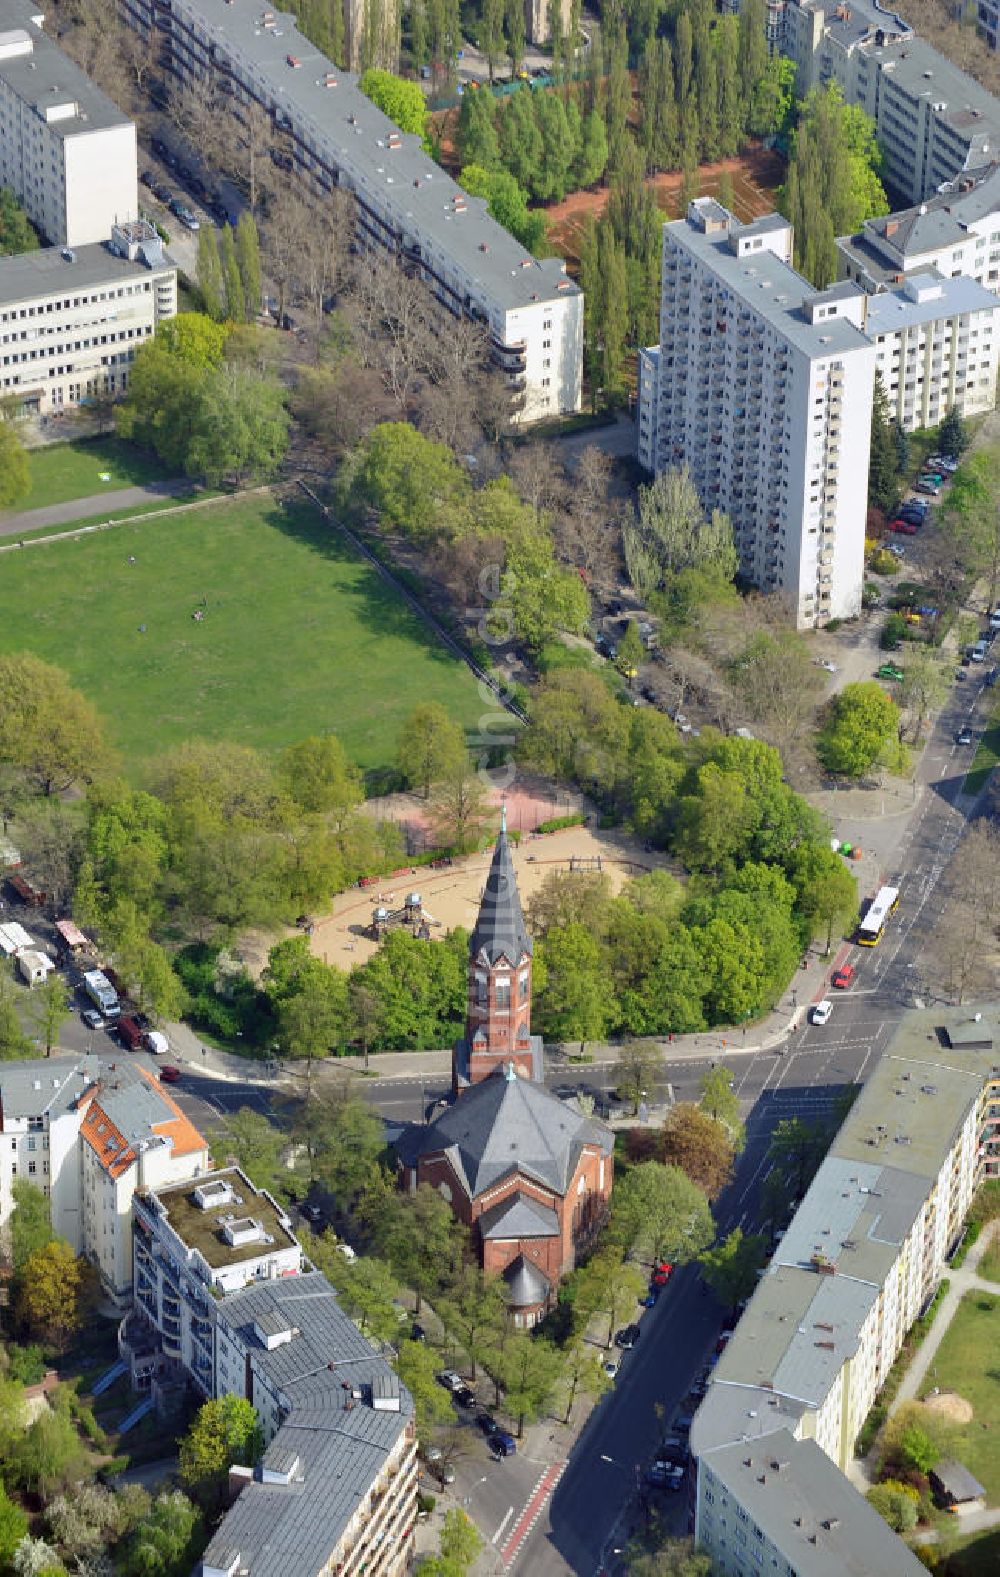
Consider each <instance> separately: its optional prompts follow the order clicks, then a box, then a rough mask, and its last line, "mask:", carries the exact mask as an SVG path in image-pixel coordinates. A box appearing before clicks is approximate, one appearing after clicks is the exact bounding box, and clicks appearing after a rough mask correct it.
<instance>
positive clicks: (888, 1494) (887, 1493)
mask: <svg viewBox="0 0 1000 1577" xmlns="http://www.w3.org/2000/svg"><path fill="white" fill-rule="evenodd" d="M919 1499H920V1497H919V1495H918V1494H917V1491H916V1490H915V1489H913V1488H912V1487H911V1486H910V1485H909V1484H900V1483H899V1482H898V1481H897V1480H895V1479H887V1480H886V1482H885V1483H884V1484H876V1485H875V1488H874V1489H871V1490H869V1491H868V1500H869V1503H870V1504H871V1505H872V1506H874V1508H875V1510H876V1511H877V1512H878V1514H879V1516H880V1517H881V1518H882V1519H883V1520H884V1521H885V1522H887V1523H888V1524H889V1526H890V1528H892V1530H893V1532H894V1533H909V1531H910V1529H911V1528H915V1527H916V1525H917V1502H918V1500H919Z"/></svg>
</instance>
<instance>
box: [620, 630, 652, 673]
mask: <svg viewBox="0 0 1000 1577" xmlns="http://www.w3.org/2000/svg"><path fill="white" fill-rule="evenodd" d="M645 661H646V648H645V646H644V645H643V642H642V636H641V635H640V634H639V630H638V628H637V626H636V622H635V620H634V619H629V621H628V624H627V625H626V626H625V634H624V635H623V636H622V638H621V640H620V641H619V643H618V655H617V657H616V658H615V666H616V667H617V668H618V670H619V672H620V673H623V674H624V675H625V677H626V679H628V680H629V681H631V680H632V678H633V677H634V675H635V673H636V670H637V669H639V668H640V667H641V666H642V664H643V663H644V662H645Z"/></svg>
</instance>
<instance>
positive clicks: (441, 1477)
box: [431, 1462, 455, 1484]
mask: <svg viewBox="0 0 1000 1577" xmlns="http://www.w3.org/2000/svg"><path fill="white" fill-rule="evenodd" d="M431 1472H432V1473H433V1474H434V1477H435V1478H436V1479H437V1481H438V1483H439V1484H454V1482H455V1469H454V1468H453V1467H452V1465H451V1463H450V1462H435V1463H434V1464H433V1465H432V1466H431Z"/></svg>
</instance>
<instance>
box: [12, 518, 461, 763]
mask: <svg viewBox="0 0 1000 1577" xmlns="http://www.w3.org/2000/svg"><path fill="white" fill-rule="evenodd" d="M195 614H198V615H200V617H198V618H195ZM25 649H27V650H30V651H33V652H36V653H37V654H38V655H39V656H41V657H44V658H46V659H47V660H48V661H49V662H53V663H57V664H59V666H60V667H62V668H64V669H65V670H66V672H67V673H68V674H69V677H70V679H71V681H72V683H73V684H75V685H77V686H78V687H79V688H80V689H81V690H82V691H83V692H84V694H85V695H87V696H88V697H89V698H90V699H91V700H92V701H93V702H94V704H95V705H96V706H97V707H98V708H99V709H100V711H101V713H102V714H103V716H104V717H105V718H106V719H107V722H108V726H109V731H110V734H111V738H112V740H113V742H114V743H115V744H116V745H117V747H118V748H119V749H120V750H121V752H122V754H123V756H124V758H125V762H126V767H127V768H128V767H129V766H130V765H131V764H133V763H135V764H139V763H140V762H141V760H142V758H144V757H149V756H153V755H156V754H158V753H160V752H161V751H163V750H165V749H168V748H169V747H170V746H172V745H176V744H177V743H179V742H180V741H181V740H185V739H192V738H197V737H201V738H207V739H221V738H226V739H235V740H238V741H240V742H241V743H245V744H251V745H257V746H259V747H261V748H263V749H274V748H277V747H280V746H282V745H285V744H288V743H290V742H291V741H292V740H296V739H301V738H303V737H305V736H306V735H308V734H314V733H334V734H336V735H337V736H338V737H339V738H340V740H341V741H342V743H343V745H344V747H345V749H346V750H347V751H348V753H349V755H351V756H352V757H353V759H354V760H355V761H357V762H358V764H359V765H360V766H362V767H374V766H381V765H384V764H387V763H388V762H390V761H391V760H392V757H393V753H394V746H395V740H396V736H397V733H398V731H399V727H400V725H401V723H402V721H403V719H404V718H405V717H406V716H407V714H408V713H409V712H410V710H411V709H412V708H413V707H414V706H415V705H416V704H417V702H419V701H428V700H435V701H440V702H441V703H442V704H443V705H444V706H445V707H447V709H448V711H449V712H450V713H451V714H452V715H453V716H454V717H455V718H456V719H457V720H458V721H459V722H461V723H463V724H464V725H465V726H466V727H469V728H474V727H475V726H476V724H477V722H478V720H479V718H480V716H481V714H482V712H483V710H484V708H483V705H482V703H481V701H480V700H479V697H478V695H477V692H476V685H475V681H474V680H473V678H472V675H471V674H470V673H469V672H468V670H467V669H466V668H465V667H464V666H463V665H462V664H461V663H459V662H457V661H456V660H455V658H453V657H452V656H451V655H450V654H448V653H447V652H445V651H444V650H443V649H442V648H441V647H440V646H439V645H438V644H437V642H436V641H435V640H434V638H433V637H432V636H431V635H430V633H429V632H428V631H426V630H425V628H424V626H423V624H422V623H421V621H420V620H419V619H418V618H417V617H416V615H414V614H413V613H411V612H410V610H409V609H408V608H407V607H406V606H405V604H403V603H402V602H401V601H400V599H399V597H398V596H397V595H396V594H395V593H394V592H393V591H392V590H391V589H390V588H389V587H388V586H386V584H385V582H384V581H382V580H381V579H380V578H379V577H378V576H377V575H376V574H375V572H374V570H372V569H371V568H369V566H368V565H367V564H366V563H364V562H363V561H362V560H359V559H358V558H357V557H356V556H355V555H354V554H353V553H352V552H351V551H350V550H349V549H347V548H346V547H345V546H344V544H343V541H342V539H341V538H340V537H339V536H338V535H337V533H336V531H335V530H332V529H331V528H330V527H329V526H324V524H323V522H322V521H321V520H320V518H319V517H318V515H317V514H316V512H315V511H314V510H313V509H311V508H310V507H308V506H306V505H304V504H303V505H298V504H294V505H292V506H290V507H289V506H283V505H281V504H279V503H278V502H277V501H276V500H275V499H273V498H271V497H270V496H269V495H260V496H258V497H255V498H248V499H239V500H233V501H226V502H225V503H217V504H210V505H207V506H205V507H204V508H201V509H194V510H192V511H190V513H182V514H179V515H173V516H169V515H168V516H166V517H164V518H163V519H161V520H155V519H154V520H146V521H142V520H139V521H136V522H135V524H126V525H122V526H116V527H113V528H112V529H111V530H109V531H102V532H99V533H97V534H95V535H93V536H85V537H80V538H73V539H70V540H63V541H60V542H54V543H41V544H39V545H38V546H35V547H29V548H26V549H24V550H17V551H14V552H10V553H5V554H3V555H2V556H0V650H3V651H20V650H25Z"/></svg>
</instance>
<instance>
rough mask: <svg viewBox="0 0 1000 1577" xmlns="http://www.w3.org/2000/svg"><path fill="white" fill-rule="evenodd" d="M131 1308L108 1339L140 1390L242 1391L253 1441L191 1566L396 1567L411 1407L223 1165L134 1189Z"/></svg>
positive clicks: (384, 1576) (321, 1281)
mask: <svg viewBox="0 0 1000 1577" xmlns="http://www.w3.org/2000/svg"><path fill="white" fill-rule="evenodd" d="M134 1218H135V1265H136V1298H135V1309H134V1311H133V1314H132V1315H131V1316H130V1317H129V1319H128V1320H126V1321H125V1322H123V1325H122V1328H121V1331H120V1334H119V1346H120V1349H121V1353H122V1356H123V1358H125V1359H126V1360H127V1361H128V1362H129V1364H130V1368H131V1373H132V1378H133V1381H134V1383H135V1384H137V1385H138V1386H139V1387H140V1388H142V1389H145V1388H146V1387H154V1388H155V1386H156V1385H157V1383H158V1380H159V1379H160V1378H162V1377H164V1376H165V1377H166V1378H167V1379H169V1377H170V1375H171V1374H174V1375H185V1376H186V1377H187V1378H189V1379H190V1380H191V1381H193V1383H194V1385H195V1387H196V1389H197V1390H198V1391H199V1392H200V1393H201V1395H202V1396H204V1397H216V1396H224V1395H234V1396H241V1397H246V1398H247V1400H248V1401H250V1402H252V1403H253V1405H254V1407H255V1408H256V1409H257V1412H258V1414H259V1416H260V1421H261V1426H262V1429H263V1432H264V1442H265V1446H266V1450H265V1452H264V1456H263V1458H262V1460H261V1462H260V1464H259V1465H258V1467H257V1468H256V1469H255V1470H251V1469H246V1470H241V1469H235V1470H234V1472H233V1474H232V1475H231V1478H232V1480H233V1487H234V1488H236V1489H238V1490H239V1494H238V1498H237V1500H236V1502H235V1505H234V1506H233V1507H232V1509H231V1510H230V1511H229V1512H228V1514H227V1515H226V1517H225V1518H224V1519H223V1522H222V1524H221V1526H220V1528H219V1529H218V1531H217V1532H216V1534H215V1536H214V1537H213V1539H212V1542H211V1543H210V1544H209V1546H208V1549H207V1550H206V1551H205V1554H204V1557H203V1561H202V1568H201V1569H202V1572H203V1574H204V1577H236V1573H238V1572H240V1571H245V1572H252V1573H254V1574H255V1577H321V1574H324V1577H326V1574H329V1573H330V1572H334V1571H336V1572H341V1573H344V1574H345V1577H346V1574H354V1573H360V1572H362V1571H364V1572H365V1573H368V1574H375V1577H396V1574H399V1573H402V1572H403V1571H405V1570H406V1567H407V1563H408V1560H409V1556H410V1551H411V1534H412V1530H413V1525H414V1522H415V1519H416V1431H415V1424H414V1418H413V1404H412V1401H411V1398H410V1396H409V1394H408V1393H407V1391H406V1390H405V1389H404V1387H402V1386H401V1385H400V1383H399V1380H398V1378H397V1377H396V1375H395V1373H394V1371H393V1370H392V1369H391V1368H390V1366H389V1364H388V1363H387V1362H386V1361H385V1359H384V1358H382V1357H380V1356H379V1355H378V1354H377V1353H376V1352H375V1351H374V1349H373V1348H372V1347H371V1345H370V1344H369V1343H368V1342H367V1341H366V1340H365V1338H364V1337H363V1336H362V1335H361V1333H360V1332H359V1331H358V1329H357V1327H356V1326H355V1325H354V1324H353V1322H352V1321H351V1320H349V1319H348V1318H347V1316H346V1315H345V1314H344V1312H343V1310H342V1309H341V1308H340V1305H339V1304H338V1302H337V1299H336V1296H335V1294H334V1292H333V1289H332V1288H331V1287H330V1285H329V1283H328V1282H327V1280H326V1278H325V1277H324V1276H321V1275H320V1274H318V1272H316V1271H313V1270H312V1269H311V1268H309V1267H308V1266H307V1265H306V1264H305V1263H304V1261H303V1256H302V1251H301V1249H300V1247H299V1244H298V1242H297V1241H296V1239H295V1237H294V1236H293V1234H292V1231H291V1227H290V1224H289V1221H288V1218H287V1217H286V1216H285V1215H284V1212H283V1211H281V1210H280V1209H279V1207H278V1206H277V1205H276V1204H275V1202H274V1200H273V1199H272V1198H271V1197H270V1195H268V1194H267V1193H265V1192H263V1191H262V1190H259V1189H256V1188H254V1186H253V1184H252V1183H251V1182H250V1181H249V1180H248V1179H247V1178H246V1177H245V1176H244V1174H243V1173H242V1172H240V1171H239V1169H238V1168H235V1167H231V1168H227V1169H226V1170H223V1171H220V1172H213V1173H211V1174H210V1175H209V1176H208V1177H206V1178H203V1179H199V1180H197V1181H195V1182H191V1183H188V1184H185V1185H182V1186H180V1187H173V1188H164V1189H159V1190H156V1191H153V1190H149V1191H145V1192H143V1193H142V1194H139V1195H137V1196H136V1198H135V1201H134Z"/></svg>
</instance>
